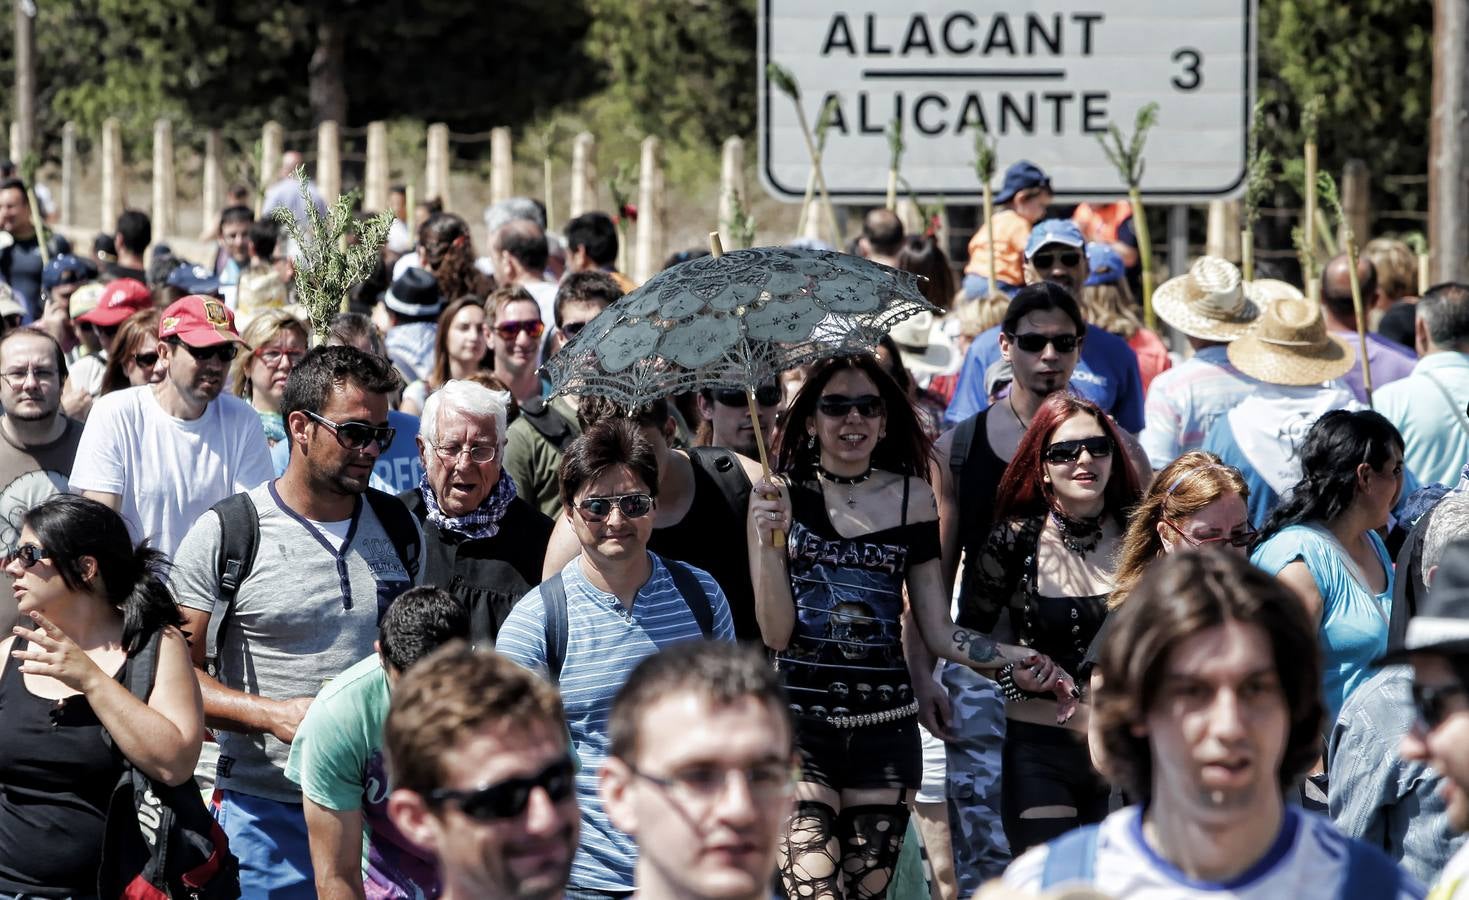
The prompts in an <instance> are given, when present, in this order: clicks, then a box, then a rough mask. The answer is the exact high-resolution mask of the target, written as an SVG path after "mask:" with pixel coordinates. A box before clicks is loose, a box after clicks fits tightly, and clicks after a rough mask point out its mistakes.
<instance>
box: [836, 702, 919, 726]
mask: <svg viewBox="0 0 1469 900" xmlns="http://www.w3.org/2000/svg"><path fill="white" fill-rule="evenodd" d="M916 715H918V701H917V700H914V701H913V702H912V703H909V704H908V705H907V706H900V707H898V708H897V709H884V710H882V711H881V712H873V713H858V714H857V715H855V716H827V717H826V724H828V725H830V726H831V727H833V728H862V727H863V726H866V725H881V724H883V723H884V722H896V721H898V720H899V719H906V718H908V717H909V716H916Z"/></svg>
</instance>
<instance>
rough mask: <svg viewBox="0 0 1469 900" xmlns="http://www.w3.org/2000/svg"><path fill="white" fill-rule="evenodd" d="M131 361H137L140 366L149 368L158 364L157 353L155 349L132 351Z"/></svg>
mask: <svg viewBox="0 0 1469 900" xmlns="http://www.w3.org/2000/svg"><path fill="white" fill-rule="evenodd" d="M133 362H135V363H137V364H138V366H139V367H141V368H144V369H151V368H153V367H154V366H156V365H158V353H157V351H151V352H148V353H134V354H133Z"/></svg>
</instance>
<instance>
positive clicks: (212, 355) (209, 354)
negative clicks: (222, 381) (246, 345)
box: [168, 338, 240, 362]
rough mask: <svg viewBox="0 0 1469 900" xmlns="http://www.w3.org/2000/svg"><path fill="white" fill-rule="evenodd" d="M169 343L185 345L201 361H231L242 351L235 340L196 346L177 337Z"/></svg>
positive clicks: (191, 354) (190, 353) (177, 345)
mask: <svg viewBox="0 0 1469 900" xmlns="http://www.w3.org/2000/svg"><path fill="white" fill-rule="evenodd" d="M168 343H170V344H172V345H173V346H175V347H183V348H184V349H185V350H187V351H189V355H190V356H192V357H194V359H196V360H198V361H199V362H208V361H209V360H211V359H217V360H219V361H220V362H229V361H230V360H232V359H234V358H235V354H236V353H239V352H240V348H239V347H238V346H236V345H235V343H234V342H233V341H225V342H224V343H221V344H215V345H213V346H210V347H195V346H194V345H192V344H186V343H184V342H183V341H181V340H178V339H176V338H175V339H170V340H169V341H168Z"/></svg>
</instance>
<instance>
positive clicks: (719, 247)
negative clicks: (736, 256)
mask: <svg viewBox="0 0 1469 900" xmlns="http://www.w3.org/2000/svg"><path fill="white" fill-rule="evenodd" d="M709 253H710V255H711V256H713V257H714V258H715V259H718V258H719V257H721V256H723V255H724V242H723V241H721V240H720V239H719V232H717V231H711V232H709Z"/></svg>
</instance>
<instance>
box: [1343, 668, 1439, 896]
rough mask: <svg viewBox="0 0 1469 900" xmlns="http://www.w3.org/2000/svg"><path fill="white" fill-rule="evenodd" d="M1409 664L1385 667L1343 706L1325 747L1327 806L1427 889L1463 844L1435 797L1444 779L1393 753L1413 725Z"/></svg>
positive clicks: (1347, 829)
mask: <svg viewBox="0 0 1469 900" xmlns="http://www.w3.org/2000/svg"><path fill="white" fill-rule="evenodd" d="M1412 681H1413V669H1412V667H1411V666H1387V667H1385V668H1383V669H1382V670H1381V671H1379V672H1378V673H1377V674H1375V675H1373V676H1372V677H1371V678H1370V679H1368V680H1367V681H1365V682H1363V683H1362V684H1361V685H1360V686H1359V687H1358V688H1357V689H1356V690H1355V691H1353V692H1352V694H1351V696H1350V697H1348V698H1347V702H1346V704H1345V705H1344V706H1342V710H1341V715H1340V716H1338V718H1337V720H1336V725H1334V726H1333V727H1332V729H1331V738H1330V741H1329V742H1328V745H1327V748H1326V760H1327V772H1328V773H1330V781H1329V786H1328V788H1327V806H1328V809H1329V810H1330V813H1331V819H1332V821H1333V822H1335V823H1336V827H1337V828H1338V829H1340V830H1341V832H1342V834H1345V835H1347V836H1348V837H1354V838H1359V839H1361V840H1363V841H1366V842H1367V843H1369V844H1372V845H1373V846H1375V847H1378V848H1381V849H1382V851H1383V852H1385V853H1386V854H1387V855H1388V856H1390V857H1392V858H1393V859H1394V860H1396V861H1397V862H1398V864H1399V865H1401V866H1402V867H1403V869H1404V870H1405V871H1407V872H1408V873H1409V874H1411V875H1412V876H1413V877H1414V878H1417V879H1418V880H1419V881H1421V882H1422V883H1424V884H1432V883H1433V881H1434V879H1436V878H1437V877H1438V874H1439V872H1441V871H1442V870H1443V867H1444V866H1445V865H1446V864H1447V863H1448V861H1449V858H1450V857H1451V856H1453V855H1454V851H1455V850H1457V849H1458V848H1459V847H1460V846H1461V845H1462V844H1463V843H1464V839H1465V835H1462V834H1455V833H1454V832H1453V830H1452V829H1451V828H1450V827H1449V823H1448V812H1447V810H1446V809H1445V807H1444V801H1443V799H1442V798H1441V797H1439V796H1438V788H1439V784H1440V783H1441V782H1440V779H1441V778H1442V777H1443V776H1441V775H1439V774H1438V773H1437V772H1435V771H1433V770H1432V769H1430V768H1428V767H1427V766H1426V765H1424V764H1423V763H1420V762H1411V761H1408V760H1405V759H1402V758H1401V757H1400V756H1399V755H1398V743H1399V742H1400V741H1401V740H1402V738H1403V735H1404V734H1406V733H1407V732H1408V729H1409V728H1411V727H1412V726H1413V717H1414V713H1413V704H1412V701H1411V699H1410V697H1411V685H1412Z"/></svg>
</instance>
